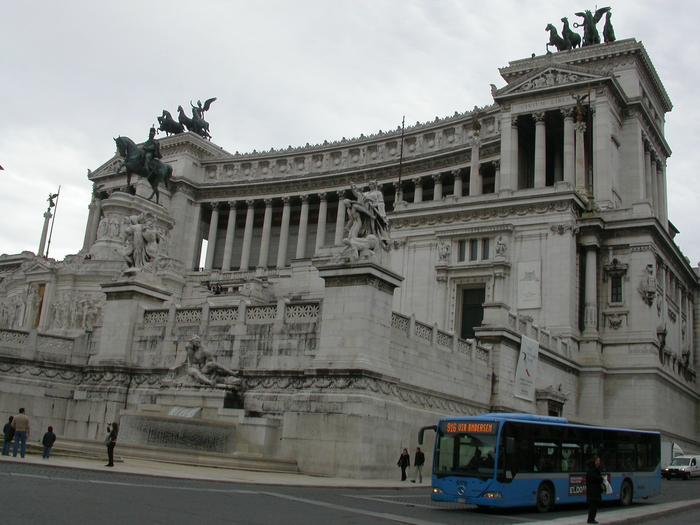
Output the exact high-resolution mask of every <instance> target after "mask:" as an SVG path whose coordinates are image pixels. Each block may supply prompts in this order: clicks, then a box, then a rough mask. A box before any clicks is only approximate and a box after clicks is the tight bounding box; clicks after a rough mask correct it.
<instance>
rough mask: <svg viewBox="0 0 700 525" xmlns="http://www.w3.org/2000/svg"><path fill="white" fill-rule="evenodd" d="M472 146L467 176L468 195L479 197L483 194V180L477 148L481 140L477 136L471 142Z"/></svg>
mask: <svg viewBox="0 0 700 525" xmlns="http://www.w3.org/2000/svg"><path fill="white" fill-rule="evenodd" d="M471 145H472V160H471V165H470V171H471V173H470V175H469V195H470V196H471V195H481V194H482V193H483V188H484V184H483V179H482V178H481V170H479V148H480V147H481V140H480V139H479V137H478V135H476V136H474V138H473V139H472V140H471Z"/></svg>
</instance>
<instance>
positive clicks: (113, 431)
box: [105, 422, 119, 467]
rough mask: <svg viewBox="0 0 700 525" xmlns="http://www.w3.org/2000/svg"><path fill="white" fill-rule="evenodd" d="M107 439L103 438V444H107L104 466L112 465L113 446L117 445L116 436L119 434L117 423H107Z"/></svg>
mask: <svg viewBox="0 0 700 525" xmlns="http://www.w3.org/2000/svg"><path fill="white" fill-rule="evenodd" d="M107 432H109V434H108V435H107V439H105V444H106V445H107V459H108V461H107V464H106V465H105V467H113V466H114V447H115V446H116V445H117V436H118V435H119V423H116V422H114V423H112V424H111V425H107Z"/></svg>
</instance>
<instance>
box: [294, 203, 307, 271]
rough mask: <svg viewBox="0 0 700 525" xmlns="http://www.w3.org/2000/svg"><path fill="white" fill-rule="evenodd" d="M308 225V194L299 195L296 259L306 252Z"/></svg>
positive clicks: (302, 256) (301, 257)
mask: <svg viewBox="0 0 700 525" xmlns="http://www.w3.org/2000/svg"><path fill="white" fill-rule="evenodd" d="M308 226H309V196H308V195H302V196H301V216H300V217H299V237H298V238H297V254H296V258H297V259H303V258H304V254H305V253H306V230H307V228H308Z"/></svg>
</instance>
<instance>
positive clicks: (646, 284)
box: [637, 264, 656, 306]
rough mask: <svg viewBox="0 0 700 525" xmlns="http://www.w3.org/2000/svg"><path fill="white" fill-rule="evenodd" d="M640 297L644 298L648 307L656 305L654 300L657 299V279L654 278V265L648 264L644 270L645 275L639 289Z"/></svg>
mask: <svg viewBox="0 0 700 525" xmlns="http://www.w3.org/2000/svg"><path fill="white" fill-rule="evenodd" d="M637 291H638V292H639V295H641V296H642V301H644V302H645V303H646V304H647V305H648V306H651V305H652V304H654V299H655V298H656V277H654V265H653V264H647V266H646V268H645V269H644V275H643V276H642V279H641V281H640V282H639V287H638V288H637Z"/></svg>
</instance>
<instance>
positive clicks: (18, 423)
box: [12, 408, 29, 457]
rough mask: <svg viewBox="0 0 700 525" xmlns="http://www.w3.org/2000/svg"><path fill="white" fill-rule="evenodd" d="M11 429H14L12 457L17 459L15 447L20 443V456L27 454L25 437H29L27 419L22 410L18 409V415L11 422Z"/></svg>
mask: <svg viewBox="0 0 700 525" xmlns="http://www.w3.org/2000/svg"><path fill="white" fill-rule="evenodd" d="M12 428H14V429H15V445H14V447H12V456H13V457H17V448H18V447H17V445H19V444H20V442H21V443H22V446H21V447H19V448H20V449H21V450H20V452H21V456H22V457H24V455H25V454H26V453H27V437H28V436H29V418H28V417H27V416H26V415H25V414H24V409H23V408H20V409H19V414H17V415H16V416H15V418H14V419H13V420H12Z"/></svg>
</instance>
